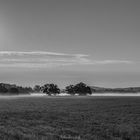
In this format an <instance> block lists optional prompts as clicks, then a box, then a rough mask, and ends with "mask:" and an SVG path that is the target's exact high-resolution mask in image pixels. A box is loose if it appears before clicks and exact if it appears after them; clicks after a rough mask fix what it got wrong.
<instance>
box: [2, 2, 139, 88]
mask: <svg viewBox="0 0 140 140" xmlns="http://www.w3.org/2000/svg"><path fill="white" fill-rule="evenodd" d="M139 13H140V1H139V0H0V82H7V83H16V84H18V85H27V86H33V85H34V84H44V83H47V82H54V83H56V84H58V85H59V86H60V87H64V86H66V85H67V84H74V83H76V82H80V81H83V82H86V83H87V84H89V85H96V86H104V87H124V86H125V87H126V86H140V54H139V52H140V46H139V45H140V27H139V26H140V14H139Z"/></svg>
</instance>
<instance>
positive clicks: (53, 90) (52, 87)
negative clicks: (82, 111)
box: [34, 82, 92, 95]
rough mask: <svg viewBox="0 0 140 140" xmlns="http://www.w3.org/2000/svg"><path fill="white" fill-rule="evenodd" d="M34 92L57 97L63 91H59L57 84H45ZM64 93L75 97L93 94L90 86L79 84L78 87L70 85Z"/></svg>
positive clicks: (37, 86) (36, 87)
mask: <svg viewBox="0 0 140 140" xmlns="http://www.w3.org/2000/svg"><path fill="white" fill-rule="evenodd" d="M34 91H35V92H37V93H38V92H43V93H46V94H48V95H56V94H59V93H60V92H62V90H60V89H59V87H58V86H57V85H56V84H53V83H51V84H45V85H43V86H39V85H36V86H35V87H34ZM63 92H66V93H68V94H70V95H75V94H78V95H86V94H91V93H92V91H91V89H90V87H89V86H87V85H86V84H85V83H82V82H80V83H78V84H76V85H69V86H67V87H66V88H65V89H64V90H63Z"/></svg>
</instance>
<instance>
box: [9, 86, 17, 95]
mask: <svg viewBox="0 0 140 140" xmlns="http://www.w3.org/2000/svg"><path fill="white" fill-rule="evenodd" d="M9 93H12V94H18V93H19V90H18V88H16V87H11V88H10V89H9Z"/></svg>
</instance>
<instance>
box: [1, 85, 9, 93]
mask: <svg viewBox="0 0 140 140" xmlns="http://www.w3.org/2000/svg"><path fill="white" fill-rule="evenodd" d="M7 92H8V89H7V88H6V87H5V86H4V84H2V83H1V84H0V93H7Z"/></svg>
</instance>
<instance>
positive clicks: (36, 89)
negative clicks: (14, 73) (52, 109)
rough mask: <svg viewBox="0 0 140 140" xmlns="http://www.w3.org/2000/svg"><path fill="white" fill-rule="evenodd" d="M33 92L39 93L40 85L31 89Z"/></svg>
mask: <svg viewBox="0 0 140 140" xmlns="http://www.w3.org/2000/svg"><path fill="white" fill-rule="evenodd" d="M33 90H34V92H37V93H38V92H40V91H41V87H40V85H35V86H34V88H33Z"/></svg>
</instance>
